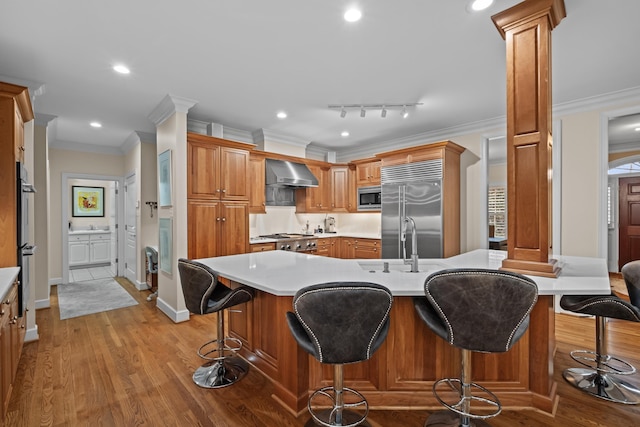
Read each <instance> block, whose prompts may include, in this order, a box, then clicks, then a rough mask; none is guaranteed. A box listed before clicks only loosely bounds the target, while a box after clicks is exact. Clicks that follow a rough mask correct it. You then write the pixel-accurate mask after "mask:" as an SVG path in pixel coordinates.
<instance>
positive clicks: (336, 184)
mask: <svg viewBox="0 0 640 427" xmlns="http://www.w3.org/2000/svg"><path fill="white" fill-rule="evenodd" d="M307 166H308V167H309V170H310V171H311V173H312V174H313V175H315V177H316V178H317V179H318V186H317V187H315V188H303V189H299V190H297V191H296V212H306V213H321V212H349V205H350V194H349V167H348V166H347V165H335V166H332V165H330V164H328V163H327V164H312V163H307Z"/></svg>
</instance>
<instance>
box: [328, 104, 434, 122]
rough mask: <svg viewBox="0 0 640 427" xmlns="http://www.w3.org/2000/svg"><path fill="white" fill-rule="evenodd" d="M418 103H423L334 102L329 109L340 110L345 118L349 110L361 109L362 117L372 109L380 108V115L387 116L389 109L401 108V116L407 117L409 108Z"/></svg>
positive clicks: (341, 115)
mask: <svg viewBox="0 0 640 427" xmlns="http://www.w3.org/2000/svg"><path fill="white" fill-rule="evenodd" d="M418 105H422V102H408V103H404V104H387V103H384V104H333V105H329V106H328V107H329V109H331V110H339V111H340V117H341V118H343V119H344V118H345V117H346V116H347V110H356V109H357V110H360V117H365V116H366V115H367V111H370V110H380V117H382V118H385V117H387V113H388V112H389V110H400V111H402V112H401V116H402V117H403V118H406V117H407V116H408V115H409V111H408V109H409V108H412V107H417V106H418Z"/></svg>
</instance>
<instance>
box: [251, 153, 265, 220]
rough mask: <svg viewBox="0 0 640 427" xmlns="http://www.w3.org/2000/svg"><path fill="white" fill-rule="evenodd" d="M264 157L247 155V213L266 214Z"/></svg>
mask: <svg viewBox="0 0 640 427" xmlns="http://www.w3.org/2000/svg"><path fill="white" fill-rule="evenodd" d="M264 168H265V156H264V155H261V154H258V153H255V152H252V153H251V154H250V155H249V213H265V212H266V196H265V182H264V181H265V176H264V174H265V169H264Z"/></svg>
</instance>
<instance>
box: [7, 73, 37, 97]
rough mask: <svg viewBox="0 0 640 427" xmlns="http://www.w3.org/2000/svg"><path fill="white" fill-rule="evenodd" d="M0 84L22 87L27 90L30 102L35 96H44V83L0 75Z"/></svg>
mask: <svg viewBox="0 0 640 427" xmlns="http://www.w3.org/2000/svg"><path fill="white" fill-rule="evenodd" d="M0 82H5V83H11V84H14V85H18V86H24V87H26V88H28V89H29V94H30V95H31V100H32V101H33V99H34V98H35V97H36V96H41V95H44V93H45V85H44V83H40V82H36V81H33V80H26V79H19V78H16V77H10V76H3V75H0Z"/></svg>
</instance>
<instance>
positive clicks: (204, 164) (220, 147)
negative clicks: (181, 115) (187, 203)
mask: <svg viewBox="0 0 640 427" xmlns="http://www.w3.org/2000/svg"><path fill="white" fill-rule="evenodd" d="M251 148H252V146H251V145H249V144H243V143H239V142H238V143H236V142H233V141H227V140H223V139H220V138H214V137H211V136H206V135H199V134H193V133H188V134H187V159H188V160H187V161H188V164H189V165H190V168H189V177H188V179H187V193H188V194H187V197H188V198H195V199H208V200H214V199H219V200H238V201H248V200H249V183H248V181H247V178H248V177H249V150H250V149H251Z"/></svg>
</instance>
